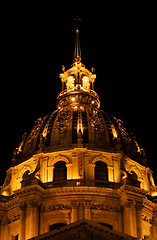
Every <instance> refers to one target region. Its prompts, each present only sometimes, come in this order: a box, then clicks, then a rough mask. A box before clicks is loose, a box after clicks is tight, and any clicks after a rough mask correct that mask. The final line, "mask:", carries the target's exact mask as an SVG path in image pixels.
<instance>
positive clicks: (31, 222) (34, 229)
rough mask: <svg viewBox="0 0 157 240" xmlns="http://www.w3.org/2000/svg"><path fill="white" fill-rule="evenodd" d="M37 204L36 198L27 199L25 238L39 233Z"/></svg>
mask: <svg viewBox="0 0 157 240" xmlns="http://www.w3.org/2000/svg"><path fill="white" fill-rule="evenodd" d="M39 206H40V201H39V200H38V199H29V200H28V202H27V209H26V226H27V231H26V239H29V238H32V237H35V236H37V235H38V233H39Z"/></svg>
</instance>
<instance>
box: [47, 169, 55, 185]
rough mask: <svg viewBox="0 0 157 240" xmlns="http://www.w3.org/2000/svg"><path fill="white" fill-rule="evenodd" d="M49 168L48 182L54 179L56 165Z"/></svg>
mask: <svg viewBox="0 0 157 240" xmlns="http://www.w3.org/2000/svg"><path fill="white" fill-rule="evenodd" d="M47 170H48V182H52V181H53V172H54V166H50V167H48V168H47Z"/></svg>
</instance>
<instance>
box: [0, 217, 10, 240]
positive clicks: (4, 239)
mask: <svg viewBox="0 0 157 240" xmlns="http://www.w3.org/2000/svg"><path fill="white" fill-rule="evenodd" d="M0 232H1V235H0V237H1V238H0V239H1V240H8V238H9V236H8V219H7V217H6V216H3V217H2V218H1V231H0Z"/></svg>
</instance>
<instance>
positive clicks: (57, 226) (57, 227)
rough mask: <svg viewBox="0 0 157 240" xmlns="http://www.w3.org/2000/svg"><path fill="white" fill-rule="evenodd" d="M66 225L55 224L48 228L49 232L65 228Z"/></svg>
mask: <svg viewBox="0 0 157 240" xmlns="http://www.w3.org/2000/svg"><path fill="white" fill-rule="evenodd" d="M66 225H67V224H66V223H55V224H52V225H50V226H49V230H50V231H52V230H54V229H59V228H60V227H63V226H66Z"/></svg>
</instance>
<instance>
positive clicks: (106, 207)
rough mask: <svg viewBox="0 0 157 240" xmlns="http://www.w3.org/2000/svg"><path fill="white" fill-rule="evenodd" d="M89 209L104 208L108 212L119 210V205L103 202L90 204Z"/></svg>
mask: <svg viewBox="0 0 157 240" xmlns="http://www.w3.org/2000/svg"><path fill="white" fill-rule="evenodd" d="M91 209H97V210H105V211H110V212H120V207H119V206H112V205H108V204H107V205H103V204H91Z"/></svg>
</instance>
